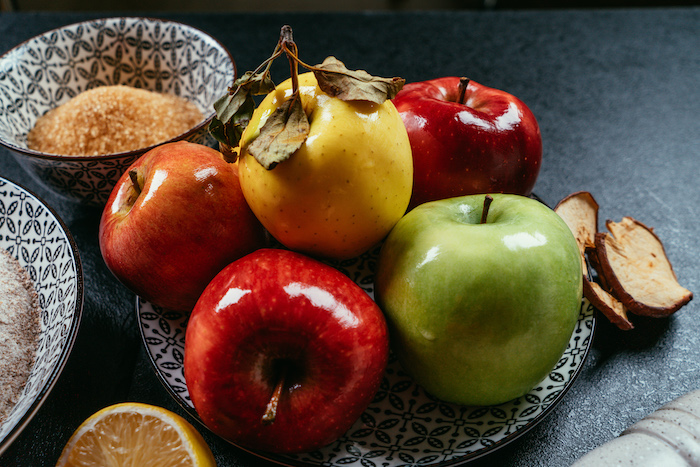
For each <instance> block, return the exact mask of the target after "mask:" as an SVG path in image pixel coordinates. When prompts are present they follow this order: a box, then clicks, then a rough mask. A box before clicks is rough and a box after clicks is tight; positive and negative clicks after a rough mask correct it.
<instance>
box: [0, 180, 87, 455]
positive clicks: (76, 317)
mask: <svg viewBox="0 0 700 467" xmlns="http://www.w3.org/2000/svg"><path fill="white" fill-rule="evenodd" d="M0 182H5V183H6V184H10V185H13V186H15V187H16V188H17V189H19V190H20V191H24V192H25V193H26V194H27V195H28V196H30V197H32V198H34V199H35V200H36V201H37V202H39V203H40V204H41V205H42V206H43V207H44V208H45V209H46V210H47V211H48V212H50V213H51V215H52V216H53V217H54V219H56V221H57V223H58V225H59V227H60V228H61V231H62V232H63V234H64V235H65V237H66V239H67V240H68V245H69V250H70V252H71V256H72V257H73V261H74V262H75V273H76V297H77V300H76V301H75V307H74V309H73V319H72V321H71V326H70V328H69V330H68V333H69V337H68V340H67V341H66V345H65V346H64V348H63V350H62V351H61V354H60V355H59V356H58V360H57V365H56V366H55V367H54V368H53V370H52V371H51V374H50V375H49V376H48V379H47V381H46V383H45V384H44V385H43V386H42V388H41V389H40V390H39V392H38V393H37V396H36V398H35V399H34V401H33V402H32V404H31V405H30V406H29V407H28V408H27V410H26V411H25V412H24V414H23V415H22V417H21V418H20V419H19V421H18V422H17V423H16V424H15V426H14V427H12V428H11V429H10V431H9V432H8V433H7V435H5V437H4V438H2V439H0V455H2V454H3V453H4V452H5V451H6V450H7V449H8V448H9V447H10V445H11V444H12V442H13V441H14V440H15V439H17V437H18V436H19V435H20V434H21V433H22V431H23V430H24V429H25V428H26V426H27V425H28V424H29V422H30V421H31V420H32V419H33V418H34V416H35V415H36V413H37V412H38V411H39V409H40V408H41V406H42V405H44V402H45V401H46V399H47V398H48V396H49V394H50V393H51V391H52V390H53V388H54V386H55V385H56V382H57V381H58V378H59V377H60V375H61V373H63V369H64V368H65V366H66V364H67V363H68V358H69V356H70V354H71V353H72V351H73V347H74V345H75V341H76V339H77V336H78V331H79V329H80V323H81V322H82V318H83V307H84V302H85V287H84V277H83V266H82V261H81V259H80V250H79V249H78V245H77V244H76V243H75V239H74V238H73V234H71V232H70V230H69V229H68V227H67V226H66V224H65V222H64V221H63V219H62V218H61V216H60V215H59V214H58V213H57V212H56V210H55V209H54V208H52V207H51V206H50V205H49V204H48V203H46V202H45V201H44V200H43V199H42V198H41V197H40V196H38V195H37V194H35V193H34V192H33V191H32V190H29V189H28V188H26V187H24V186H23V185H21V184H19V183H17V182H15V181H12V180H10V179H8V178H6V177H3V176H0Z"/></svg>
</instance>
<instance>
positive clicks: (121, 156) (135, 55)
mask: <svg viewBox="0 0 700 467" xmlns="http://www.w3.org/2000/svg"><path fill="white" fill-rule="evenodd" d="M235 76H236V67H235V63H234V61H233V58H232V56H231V54H230V53H229V52H228V50H227V49H226V48H225V47H224V46H223V45H222V44H221V43H219V42H218V41H217V40H216V39H214V38H213V37H211V36H209V35H208V34H206V33H205V32H203V31H201V30H199V29H196V28H193V27H191V26H188V25H185V24H182V23H178V22H173V21H166V20H160V19H151V18H140V17H115V18H105V19H98V20H91V21H85V22H82V23H76V24H72V25H68V26H64V27H61V28H58V29H54V30H51V31H48V32H46V33H43V34H41V35H39V36H36V37H34V38H32V39H29V40H28V41H26V42H23V43H22V44H19V45H18V46H16V47H15V48H13V49H11V50H10V51H9V52H7V53H6V54H4V55H3V56H2V57H0V145H2V146H4V147H5V148H6V149H9V152H10V153H12V154H13V156H14V157H15V159H16V160H17V161H18V163H19V164H20V165H21V166H22V167H23V168H24V169H25V170H26V171H27V172H29V173H30V174H31V175H32V176H33V177H34V178H36V179H37V180H38V181H39V182H40V183H41V184H42V185H43V186H44V187H46V188H48V189H50V190H51V191H53V192H55V193H57V194H59V195H61V196H63V197H67V198H69V199H72V200H74V201H78V202H81V203H85V204H89V205H95V206H102V205H104V203H105V202H106V200H107V198H108V196H109V194H110V192H111V190H112V188H113V187H114V184H115V183H116V181H117V180H118V179H119V176H120V175H121V174H122V173H123V172H124V170H126V169H127V168H128V167H129V165H131V163H132V162H134V161H135V160H136V159H137V158H138V157H139V156H141V155H142V154H143V153H145V152H146V151H148V150H149V149H151V148H152V147H154V146H156V145H158V144H162V143H165V142H168V141H178V140H186V141H190V142H195V143H200V144H206V145H208V146H215V145H216V142H215V140H214V139H213V138H212V137H211V135H209V132H208V125H209V122H210V121H211V119H212V117H213V116H214V108H213V104H214V102H215V101H216V100H217V99H218V98H219V97H221V96H222V95H223V94H224V93H225V92H226V90H227V89H228V87H229V86H230V85H231V84H232V82H233V80H234V79H235ZM117 85H122V86H128V87H130V88H136V89H141V90H148V91H153V92H156V93H160V94H162V95H172V96H178V97H179V98H181V99H184V100H186V101H188V102H190V103H192V104H194V106H196V108H197V109H198V110H199V111H200V112H201V114H202V115H203V117H202V118H201V119H200V120H199V121H198V122H197V123H196V124H194V125H192V126H191V127H190V128H188V129H187V130H186V131H182V132H180V133H179V134H177V135H175V136H173V137H171V138H169V139H168V140H167V141H160V142H158V143H154V144H151V145H149V146H146V147H140V148H137V149H129V150H124V151H121V152H114V153H109V154H101V155H94V154H93V155H75V154H52V153H48V152H43V151H39V150H36V149H31V148H30V147H29V144H28V135H29V133H30V131H31V130H32V129H33V128H34V127H35V125H36V122H37V120H38V119H39V118H40V117H41V116H43V115H44V114H46V113H47V112H49V111H51V110H52V109H55V108H57V107H58V106H60V105H62V104H65V103H67V102H69V101H71V100H72V99H74V98H76V97H77V96H79V95H80V94H82V93H83V92H85V91H88V90H93V89H95V88H98V87H103V86H117ZM142 123H143V122H142ZM166 125H167V123H166ZM79 128H80V125H78V126H77V127H76V128H74V131H75V133H77V132H78V131H79ZM88 131H99V126H98V129H97V130H96V129H95V125H91V128H85V129H84V132H83V133H87V132H88Z"/></svg>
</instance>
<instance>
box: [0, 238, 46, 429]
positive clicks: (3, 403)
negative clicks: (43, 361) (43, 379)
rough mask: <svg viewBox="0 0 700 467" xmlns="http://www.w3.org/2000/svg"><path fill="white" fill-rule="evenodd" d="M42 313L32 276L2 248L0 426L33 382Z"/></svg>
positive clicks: (0, 259)
mask: <svg viewBox="0 0 700 467" xmlns="http://www.w3.org/2000/svg"><path fill="white" fill-rule="evenodd" d="M40 314H41V313H40V309H39V298H38V296H37V294H36V291H35V290H34V286H33V284H32V282H31V279H30V278H29V275H28V274H27V272H26V271H25V270H24V269H23V268H22V266H21V265H20V264H19V262H18V261H17V260H16V259H15V258H14V257H12V256H11V255H10V254H9V253H8V252H7V251H6V250H4V249H2V248H0V424H2V422H3V421H4V420H5V418H6V417H7V415H8V414H9V413H10V412H11V411H12V408H13V407H14V406H15V404H16V403H17V401H18V399H19V397H20V396H21V394H22V391H23V390H24V386H25V385H26V383H27V380H28V379H29V374H30V372H31V370H32V366H33V365H34V361H35V358H36V351H37V348H38V346H39V333H40V329H41V322H40Z"/></svg>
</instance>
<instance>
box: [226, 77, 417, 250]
mask: <svg viewBox="0 0 700 467" xmlns="http://www.w3.org/2000/svg"><path fill="white" fill-rule="evenodd" d="M291 94H292V82H291V79H288V80H287V81H285V82H284V83H282V84H280V85H279V86H277V87H276V89H275V90H274V91H272V92H271V93H269V94H268V95H267V96H266V97H265V99H264V100H263V101H262V102H261V103H260V105H259V106H258V107H257V109H256V110H255V112H254V113H253V116H252V118H251V120H250V123H249V124H248V126H247V127H246V129H245V131H244V132H243V135H242V136H241V141H240V148H241V153H240V158H239V176H240V183H241V188H242V190H243V194H244V196H245V198H246V200H247V201H248V204H249V205H250V208H251V209H252V210H253V212H254V213H255V215H256V216H257V217H258V219H259V220H260V222H261V223H262V224H263V225H264V226H265V228H266V229H267V230H268V231H269V232H270V234H271V235H272V236H273V237H275V238H276V239H277V240H278V241H279V242H281V243H282V244H283V245H285V246H286V247H287V248H290V249H293V250H297V251H301V252H305V253H308V254H311V255H315V256H322V257H327V258H336V259H345V258H351V257H354V256H357V255H359V254H361V253H363V252H364V251H366V250H368V249H369V248H371V247H372V246H374V245H375V244H377V243H378V242H379V241H381V240H382V239H383V238H384V237H385V236H386V235H387V234H388V233H389V231H390V230H391V229H392V227H393V226H394V225H395V224H396V222H398V220H399V219H400V218H401V217H402V216H403V215H404V213H405V212H406V208H407V207H408V202H409V200H410V198H411V190H412V183H413V162H412V156H411V148H410V143H409V141H408V135H407V132H406V128H405V126H404V125H403V122H402V121H401V118H400V117H399V114H398V112H397V111H396V108H395V107H394V104H393V103H392V102H391V101H390V100H386V101H385V102H384V103H382V104H375V103H371V102H366V101H347V102H346V101H343V100H340V99H338V98H335V97H330V96H328V95H327V94H325V93H324V92H323V91H322V90H321V89H320V88H319V87H318V85H317V82H316V78H315V77H314V75H313V73H304V74H301V75H299V97H300V99H301V104H302V107H303V109H304V112H305V113H306V115H307V117H308V119H309V124H310V128H309V130H310V131H309V135H308V137H307V138H306V140H305V141H304V143H303V144H302V145H301V147H300V148H299V149H298V150H297V151H296V152H295V153H293V154H292V155H291V157H290V158H289V159H287V160H285V161H283V162H280V163H279V164H278V165H276V166H275V167H274V168H273V169H271V170H268V169H265V168H264V167H263V166H262V165H261V164H260V163H259V162H258V161H257V160H256V159H255V158H254V157H253V156H252V155H251V154H250V153H249V152H248V151H247V148H248V146H249V145H250V144H251V143H252V142H253V141H254V140H255V138H256V137H257V136H258V134H259V132H260V128H261V127H262V126H263V125H264V123H265V121H266V119H267V118H268V117H269V116H270V114H272V112H274V111H275V109H277V108H278V107H279V106H280V105H281V104H282V103H283V102H284V101H285V100H287V99H288V98H289V97H290V96H291Z"/></svg>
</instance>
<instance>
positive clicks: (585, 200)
mask: <svg viewBox="0 0 700 467" xmlns="http://www.w3.org/2000/svg"><path fill="white" fill-rule="evenodd" d="M554 212H556V213H557V214H559V217H561V218H562V219H563V220H564V222H565V223H566V225H568V226H569V229H571V232H572V233H573V234H574V237H575V238H576V243H578V249H579V251H580V252H581V259H582V260H583V261H582V264H583V278H584V280H588V266H587V263H586V250H587V249H590V248H595V234H596V233H597V232H598V203H597V202H596V200H595V199H593V195H591V194H590V193H589V192H587V191H577V192H575V193H571V194H570V195H568V196H566V197H565V198H564V199H562V200H561V201H559V203H558V204H557V205H556V206H555V207H554Z"/></svg>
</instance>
